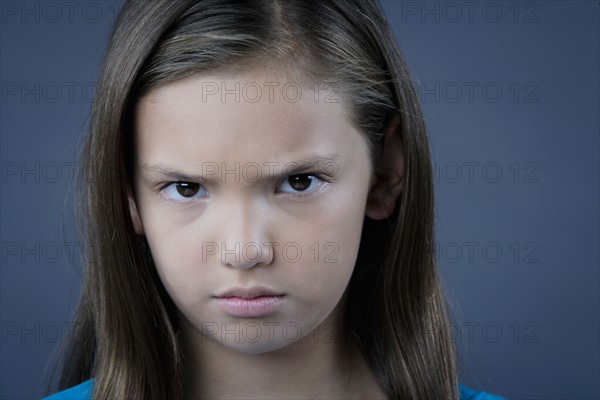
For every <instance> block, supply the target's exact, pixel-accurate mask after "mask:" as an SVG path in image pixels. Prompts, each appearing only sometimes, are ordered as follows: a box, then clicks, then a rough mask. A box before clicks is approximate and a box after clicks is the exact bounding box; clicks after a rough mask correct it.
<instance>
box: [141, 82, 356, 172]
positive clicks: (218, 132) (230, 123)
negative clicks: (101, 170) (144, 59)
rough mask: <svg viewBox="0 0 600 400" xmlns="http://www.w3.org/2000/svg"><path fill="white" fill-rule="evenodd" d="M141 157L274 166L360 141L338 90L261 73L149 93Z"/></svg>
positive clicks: (143, 106)
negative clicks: (282, 158) (284, 158)
mask: <svg viewBox="0 0 600 400" xmlns="http://www.w3.org/2000/svg"><path fill="white" fill-rule="evenodd" d="M135 114H136V115H135V122H136V123H135V125H136V142H137V148H138V152H140V153H141V155H142V156H143V157H144V156H152V155H153V154H148V153H157V152H158V151H161V152H162V153H163V154H166V153H169V154H170V155H172V156H178V157H180V158H181V159H186V158H189V159H194V158H196V159H197V158H198V157H201V158H203V159H204V160H208V161H220V160H222V159H224V158H228V157H230V156H232V155H234V154H235V155H237V156H238V157H241V158H244V157H246V158H250V159H251V160H252V161H257V160H255V159H253V158H256V157H259V158H262V159H263V160H262V161H265V159H269V158H270V160H268V161H274V160H273V158H276V157H278V156H279V155H281V154H283V153H294V152H299V153H301V152H302V151H314V149H315V147H317V148H318V147H324V148H327V149H329V150H333V151H338V150H339V149H340V148H341V149H343V148H344V147H346V146H352V145H354V144H356V142H355V140H356V139H357V138H359V136H360V135H359V133H358V131H357V130H356V129H354V127H353V126H352V124H351V122H350V120H349V119H348V118H347V114H346V109H345V106H344V102H343V101H342V99H341V98H340V96H339V95H338V93H337V92H336V90H335V88H334V87H332V86H325V85H323V84H319V83H318V82H310V81H307V80H306V79H304V80H290V79H285V78H283V77H282V76H277V75H275V74H265V73H260V72H256V71H252V72H247V73H243V74H242V73H238V74H220V75H194V76H191V77H188V78H186V79H183V80H180V81H177V82H174V83H169V84H165V85H163V86H159V87H158V88H156V89H154V90H152V91H150V92H148V93H147V94H146V95H145V96H143V97H142V98H141V99H140V100H139V102H138V103H137V105H136V113H135Z"/></svg>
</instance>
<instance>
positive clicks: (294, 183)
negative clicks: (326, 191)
mask: <svg viewBox="0 0 600 400" xmlns="http://www.w3.org/2000/svg"><path fill="white" fill-rule="evenodd" d="M324 184H325V181H324V180H323V179H320V178H319V177H317V176H316V175H312V174H310V173H305V174H296V175H290V176H288V177H287V178H286V179H285V180H284V181H283V182H282V183H281V185H279V188H278V191H280V192H284V193H291V194H293V195H299V196H303V195H305V194H308V193H311V192H313V191H314V190H315V189H317V188H319V187H321V186H323V185H324Z"/></svg>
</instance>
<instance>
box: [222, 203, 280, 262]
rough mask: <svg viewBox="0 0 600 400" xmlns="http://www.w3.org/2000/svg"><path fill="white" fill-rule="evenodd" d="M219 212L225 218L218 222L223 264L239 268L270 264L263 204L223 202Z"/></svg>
mask: <svg viewBox="0 0 600 400" xmlns="http://www.w3.org/2000/svg"><path fill="white" fill-rule="evenodd" d="M220 212H221V213H222V216H223V218H219V222H218V223H219V224H220V225H221V226H219V227H218V232H220V235H219V236H220V237H219V243H220V246H219V247H220V253H221V260H220V261H221V263H222V264H224V265H229V266H233V267H236V268H240V269H248V268H252V267H253V266H255V265H256V264H260V263H264V264H268V263H270V261H271V256H272V254H271V252H270V249H269V248H268V246H266V245H265V243H266V242H268V226H267V221H266V219H265V218H263V215H262V212H261V204H260V203H259V202H258V201H256V200H248V199H243V198H241V197H237V198H234V199H230V201H227V202H226V203H224V209H222V210H220Z"/></svg>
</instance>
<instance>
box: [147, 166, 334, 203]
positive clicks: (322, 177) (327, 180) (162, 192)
mask: <svg viewBox="0 0 600 400" xmlns="http://www.w3.org/2000/svg"><path fill="white" fill-rule="evenodd" d="M294 176H307V177H313V178H316V179H317V180H318V181H319V185H318V186H317V187H316V188H314V189H312V190H311V191H310V192H307V193H305V192H297V193H296V194H294V193H292V192H276V193H286V194H288V195H290V196H292V197H294V198H308V197H313V196H316V195H317V194H318V193H320V192H321V189H322V188H323V187H324V186H325V185H327V184H328V183H330V182H331V179H330V177H328V176H325V175H323V174H321V173H317V172H311V171H307V172H301V173H295V174H291V175H288V176H286V177H285V178H284V179H282V180H281V181H279V183H278V184H277V187H279V186H281V185H282V184H283V183H285V182H286V181H287V180H288V179H290V178H291V177H294ZM182 183H186V184H198V185H200V189H199V190H198V191H201V190H204V191H206V188H204V186H203V185H202V184H201V183H196V182H189V181H170V182H166V183H163V184H161V185H160V187H159V192H160V195H161V197H162V198H163V200H165V201H167V202H169V203H175V204H177V205H187V204H188V203H192V202H193V201H194V200H196V198H194V197H189V198H188V200H174V199H172V198H169V197H168V196H167V195H166V194H165V190H166V189H167V188H169V187H171V186H173V185H177V184H182ZM311 184H312V182H311ZM309 187H310V186H309ZM195 195H196V194H194V196H195ZM180 196H181V195H180ZM182 198H185V197H183V196H182ZM202 198H205V197H202Z"/></svg>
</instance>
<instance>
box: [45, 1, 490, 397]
mask: <svg viewBox="0 0 600 400" xmlns="http://www.w3.org/2000/svg"><path fill="white" fill-rule="evenodd" d="M408 82H410V79H409V75H408V72H407V69H406V66H405V64H404V61H403V60H402V57H401V55H400V53H399V51H398V49H397V47H396V46H395V44H394V40H393V36H392V32H391V30H390V28H389V26H388V24H387V21H386V20H385V17H384V15H383V13H382V11H381V9H380V8H379V6H378V4H376V2H375V1H374V0H352V1H350V0H328V1H323V2H316V1H308V0H293V1H292V0H287V1H283V0H279V1H267V0H263V1H253V2H248V1H245V0H244V1H242V0H238V1H235V0H203V1H199V0H176V1H173V0H157V1H129V2H127V3H126V4H125V5H124V7H123V9H122V11H121V13H120V16H119V19H118V21H117V23H116V27H115V29H114V31H113V34H112V37H111V40H110V45H109V48H108V51H107V54H106V56H105V61H104V65H103V69H102V71H101V76H100V80H99V85H98V91H97V96H96V99H95V103H94V107H93V112H92V121H91V131H90V134H89V135H88V137H87V141H86V143H85V146H84V149H83V162H82V165H85V166H86V169H85V171H84V173H83V174H82V177H83V178H84V179H82V182H83V185H82V187H83V188H84V190H83V191H82V193H81V194H82V197H81V203H80V205H81V207H80V211H81V214H80V215H81V217H82V221H84V222H85V224H84V228H85V232H84V233H85V234H86V235H87V236H86V238H87V240H90V241H92V242H93V243H94V244H95V246H94V250H95V254H93V257H91V258H90V257H88V258H90V261H89V262H88V264H87V266H86V272H85V278H84V283H83V291H82V296H81V301H80V303H79V306H78V311H77V332H76V336H75V339H74V340H73V341H72V343H70V348H69V350H68V356H67V357H66V358H65V360H64V363H63V365H62V374H61V380H60V388H61V389H65V388H68V387H71V386H73V385H76V384H78V386H75V387H73V388H71V389H68V390H66V391H63V392H61V393H59V394H57V395H55V396H52V397H50V398H52V399H61V398H62V399H66V398H85V399H88V398H94V399H133V398H135V399H199V398H228V399H230V398H254V399H258V398H260V399H266V398H278V399H281V398H296V399H297V398H344V399H345V398H382V399H383V398H387V399H457V398H464V399H467V398H476V397H477V398H483V397H485V396H486V394H485V393H484V392H478V391H474V390H471V389H469V388H467V387H465V386H463V385H459V384H458V382H457V372H456V366H455V353H454V349H453V345H452V342H451V337H450V333H449V329H448V327H449V320H448V316H447V312H446V304H445V300H444V297H443V293H442V290H441V287H440V284H439V282H438V275H437V271H436V265H435V256H434V253H433V240H434V232H433V223H434V218H433V190H432V189H433V187H432V178H431V172H430V156H429V149H428V142H427V136H426V130H425V126H424V123H423V117H422V114H421V111H420V108H419V104H418V101H417V98H416V96H415V93H414V91H413V88H412V86H411V85H410V84H407V83H408ZM81 382H83V383H81ZM478 396H479V397H478ZM488 398H492V396H491V395H489V397H488Z"/></svg>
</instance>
